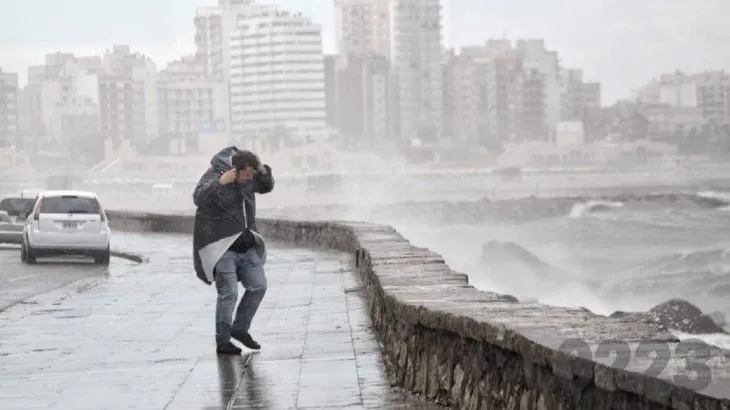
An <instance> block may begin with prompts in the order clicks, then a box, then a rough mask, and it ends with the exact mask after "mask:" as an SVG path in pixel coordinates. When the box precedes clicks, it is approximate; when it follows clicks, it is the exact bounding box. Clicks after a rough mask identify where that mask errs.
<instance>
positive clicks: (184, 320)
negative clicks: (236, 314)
mask: <svg viewBox="0 0 730 410" xmlns="http://www.w3.org/2000/svg"><path fill="white" fill-rule="evenodd" d="M114 246H115V247H116V248H117V249H124V250H125V251H131V252H140V253H144V254H145V255H149V262H148V263H145V264H130V263H126V262H122V264H120V265H115V264H114V262H113V263H112V266H111V267H110V269H109V274H108V275H104V277H102V278H98V277H94V278H90V279H85V280H83V281H81V282H76V283H74V284H72V285H69V286H66V287H63V288H60V289H57V290H54V291H51V292H48V293H44V294H43V295H39V296H36V297H34V298H32V299H31V300H28V301H26V302H27V303H20V304H17V305H15V306H12V307H10V308H8V309H7V310H6V311H4V312H2V313H0V403H1V404H0V407H1V408H3V409H30V408H60V409H127V408H130V409H131V408H134V409H243V408H260V409H266V408H268V409H290V408H388V409H392V408H437V407H435V406H434V405H428V404H422V403H419V402H417V401H415V399H412V398H411V397H409V396H407V395H403V394H402V393H400V392H398V391H396V390H393V389H391V387H390V385H389V382H388V379H387V377H386V373H385V367H384V365H383V361H382V358H381V356H380V351H379V348H378V344H377V342H376V340H375V337H374V335H373V333H372V331H371V329H370V328H369V318H368V316H367V310H366V308H365V302H364V301H363V299H362V298H361V295H360V294H359V293H358V292H356V291H352V290H354V289H357V288H358V287H359V279H358V278H357V276H356V275H355V274H354V273H353V272H352V271H351V270H350V259H349V256H348V255H345V254H342V253H338V252H329V251H322V250H314V249H302V248H294V247H288V246H284V245H279V244H273V245H272V247H271V249H270V255H269V259H268V261H267V264H266V271H267V277H268V281H269V291H268V292H267V295H266V298H265V299H264V301H263V303H262V305H261V308H260V310H259V313H258V315H257V316H256V318H255V319H254V322H253V324H252V329H251V332H252V334H253V336H254V338H256V339H257V340H258V341H259V342H260V343H261V344H262V346H263V348H262V350H261V351H260V352H250V351H248V350H246V349H244V353H243V354H242V355H241V356H234V357H230V356H217V355H216V354H215V342H214V337H213V335H214V309H215V297H216V294H215V289H214V288H213V287H207V286H205V285H203V284H202V283H201V282H199V280H198V279H197V278H196V277H195V274H194V272H193V270H192V262H191V260H190V256H191V249H192V244H191V239H190V237H188V236H166V235H150V234H145V235H136V234H124V233H121V234H119V235H117V236H115V238H114ZM21 268H22V267H21ZM21 274H22V272H20V273H19V275H21ZM241 293H242V292H241Z"/></svg>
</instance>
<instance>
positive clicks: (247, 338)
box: [231, 332, 261, 350]
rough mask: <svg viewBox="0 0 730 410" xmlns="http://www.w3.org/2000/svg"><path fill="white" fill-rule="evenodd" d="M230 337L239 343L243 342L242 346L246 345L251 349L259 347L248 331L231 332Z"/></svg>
mask: <svg viewBox="0 0 730 410" xmlns="http://www.w3.org/2000/svg"><path fill="white" fill-rule="evenodd" d="M231 337H232V338H234V339H236V340H238V341H239V342H241V344H243V345H244V346H246V347H248V348H249V349H251V350H259V349H261V345H260V344H258V343H256V341H255V340H253V338H252V337H251V335H250V334H249V333H248V332H246V333H236V332H231Z"/></svg>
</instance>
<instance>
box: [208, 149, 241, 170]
mask: <svg viewBox="0 0 730 410" xmlns="http://www.w3.org/2000/svg"><path fill="white" fill-rule="evenodd" d="M238 151H239V149H238V148H236V147H235V146H230V147H226V148H223V149H222V150H220V151H219V152H218V153H217V154H215V155H213V158H211V159H210V166H212V167H213V168H214V169H215V170H216V171H219V172H226V171H228V170H229V169H231V168H233V165H232V164H231V158H232V157H233V154H235V153H236V152H238Z"/></svg>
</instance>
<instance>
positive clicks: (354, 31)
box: [334, 0, 390, 57]
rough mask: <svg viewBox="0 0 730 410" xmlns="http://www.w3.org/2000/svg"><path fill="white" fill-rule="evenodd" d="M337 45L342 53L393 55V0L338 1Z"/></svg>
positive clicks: (336, 11) (336, 16) (336, 14)
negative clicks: (391, 2)
mask: <svg viewBox="0 0 730 410" xmlns="http://www.w3.org/2000/svg"><path fill="white" fill-rule="evenodd" d="M334 2H335V45H336V47H337V53H338V54H340V55H349V54H373V53H375V54H378V55H380V56H384V57H388V56H390V13H389V7H388V2H389V0H334Z"/></svg>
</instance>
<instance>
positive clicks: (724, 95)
mask: <svg viewBox="0 0 730 410" xmlns="http://www.w3.org/2000/svg"><path fill="white" fill-rule="evenodd" d="M695 80H696V84H697V106H698V108H699V109H700V112H701V113H702V118H703V120H704V121H705V122H717V123H719V124H727V123H730V73H727V72H725V71H707V72H704V73H701V74H698V75H696V76H695Z"/></svg>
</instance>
